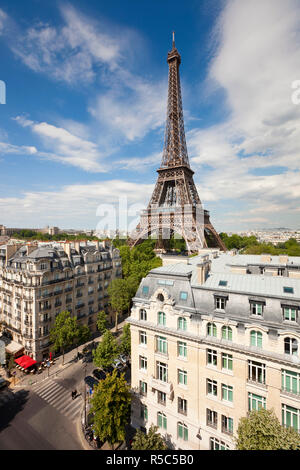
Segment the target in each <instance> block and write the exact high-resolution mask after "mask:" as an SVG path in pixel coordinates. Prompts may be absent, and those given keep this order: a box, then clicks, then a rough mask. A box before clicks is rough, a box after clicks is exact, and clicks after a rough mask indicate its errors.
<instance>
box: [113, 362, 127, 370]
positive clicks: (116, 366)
mask: <svg viewBox="0 0 300 470" xmlns="http://www.w3.org/2000/svg"><path fill="white" fill-rule="evenodd" d="M112 366H113V368H114V369H117V370H120V371H121V370H123V369H124V362H122V361H120V360H119V359H115V360H114V362H113V363H112Z"/></svg>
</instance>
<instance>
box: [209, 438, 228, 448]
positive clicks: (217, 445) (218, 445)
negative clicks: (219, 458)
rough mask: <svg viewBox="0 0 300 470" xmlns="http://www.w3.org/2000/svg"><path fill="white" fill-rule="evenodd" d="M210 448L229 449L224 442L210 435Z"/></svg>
mask: <svg viewBox="0 0 300 470" xmlns="http://www.w3.org/2000/svg"><path fill="white" fill-rule="evenodd" d="M210 450H229V446H228V445H227V444H225V442H223V441H220V440H219V439H217V438H216V437H211V438H210Z"/></svg>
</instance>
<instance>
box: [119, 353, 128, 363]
mask: <svg viewBox="0 0 300 470" xmlns="http://www.w3.org/2000/svg"><path fill="white" fill-rule="evenodd" d="M118 359H119V360H120V361H121V362H123V364H124V365H125V366H128V364H129V359H128V357H127V356H125V354H120V355H119V357H118Z"/></svg>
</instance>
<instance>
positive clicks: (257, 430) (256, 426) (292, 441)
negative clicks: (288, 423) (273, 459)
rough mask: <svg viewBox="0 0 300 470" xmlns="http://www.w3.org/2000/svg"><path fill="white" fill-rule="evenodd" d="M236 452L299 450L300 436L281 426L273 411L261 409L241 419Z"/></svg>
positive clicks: (294, 431)
mask: <svg viewBox="0 0 300 470" xmlns="http://www.w3.org/2000/svg"><path fill="white" fill-rule="evenodd" d="M235 441H236V449H237V450H280V449H282V450H300V435H299V434H298V432H297V431H296V430H295V429H293V428H285V427H284V426H281V424H280V422H279V420H278V418H277V417H276V415H275V413H274V410H265V409H264V408H261V409H260V410H258V411H256V410H253V411H251V412H250V413H249V415H248V416H247V417H244V418H241V419H240V421H239V425H238V430H237V436H236V438H235Z"/></svg>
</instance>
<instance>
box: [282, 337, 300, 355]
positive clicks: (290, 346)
mask: <svg viewBox="0 0 300 470" xmlns="http://www.w3.org/2000/svg"><path fill="white" fill-rule="evenodd" d="M284 352H285V354H292V355H293V356H294V355H297V354H298V341H297V340H296V339H295V338H284Z"/></svg>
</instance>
